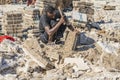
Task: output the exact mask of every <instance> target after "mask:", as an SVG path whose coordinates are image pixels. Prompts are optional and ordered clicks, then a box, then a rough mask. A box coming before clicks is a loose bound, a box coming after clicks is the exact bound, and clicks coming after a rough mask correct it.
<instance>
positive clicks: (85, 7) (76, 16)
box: [72, 0, 94, 27]
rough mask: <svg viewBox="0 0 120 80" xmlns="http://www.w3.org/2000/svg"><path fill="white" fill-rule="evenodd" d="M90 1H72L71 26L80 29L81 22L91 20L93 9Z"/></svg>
mask: <svg viewBox="0 0 120 80" xmlns="http://www.w3.org/2000/svg"><path fill="white" fill-rule="evenodd" d="M92 7H93V1H92V0H73V12H72V18H73V24H74V25H75V26H78V27H80V26H81V25H80V23H81V22H85V23H86V22H87V20H88V19H91V20H92V19H93V15H94V9H93V8H92Z"/></svg>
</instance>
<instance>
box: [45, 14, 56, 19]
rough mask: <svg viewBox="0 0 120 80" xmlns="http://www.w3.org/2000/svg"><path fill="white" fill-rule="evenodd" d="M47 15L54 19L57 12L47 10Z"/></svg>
mask: <svg viewBox="0 0 120 80" xmlns="http://www.w3.org/2000/svg"><path fill="white" fill-rule="evenodd" d="M47 15H48V17H49V18H51V19H54V18H55V13H54V12H47Z"/></svg>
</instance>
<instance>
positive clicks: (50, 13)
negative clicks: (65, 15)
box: [45, 5, 55, 18]
mask: <svg viewBox="0 0 120 80" xmlns="http://www.w3.org/2000/svg"><path fill="white" fill-rule="evenodd" d="M45 13H46V14H47V16H48V17H50V18H54V17H55V8H54V7H52V6H50V5H48V6H46V7H45Z"/></svg>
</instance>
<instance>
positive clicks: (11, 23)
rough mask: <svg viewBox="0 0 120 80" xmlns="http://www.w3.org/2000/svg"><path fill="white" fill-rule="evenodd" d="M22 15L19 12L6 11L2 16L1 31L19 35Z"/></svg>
mask: <svg viewBox="0 0 120 80" xmlns="http://www.w3.org/2000/svg"><path fill="white" fill-rule="evenodd" d="M22 23H23V15H22V13H21V12H12V11H11V12H7V13H5V14H4V16H3V22H2V24H3V26H2V31H3V33H5V34H6V35H11V36H14V37H21V36H22V30H23V24H22Z"/></svg>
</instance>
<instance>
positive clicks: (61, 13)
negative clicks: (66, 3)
mask: <svg viewBox="0 0 120 80" xmlns="http://www.w3.org/2000/svg"><path fill="white" fill-rule="evenodd" d="M58 10H59V12H60V15H61V17H62V16H63V14H62V11H61V8H60V7H58Z"/></svg>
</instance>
